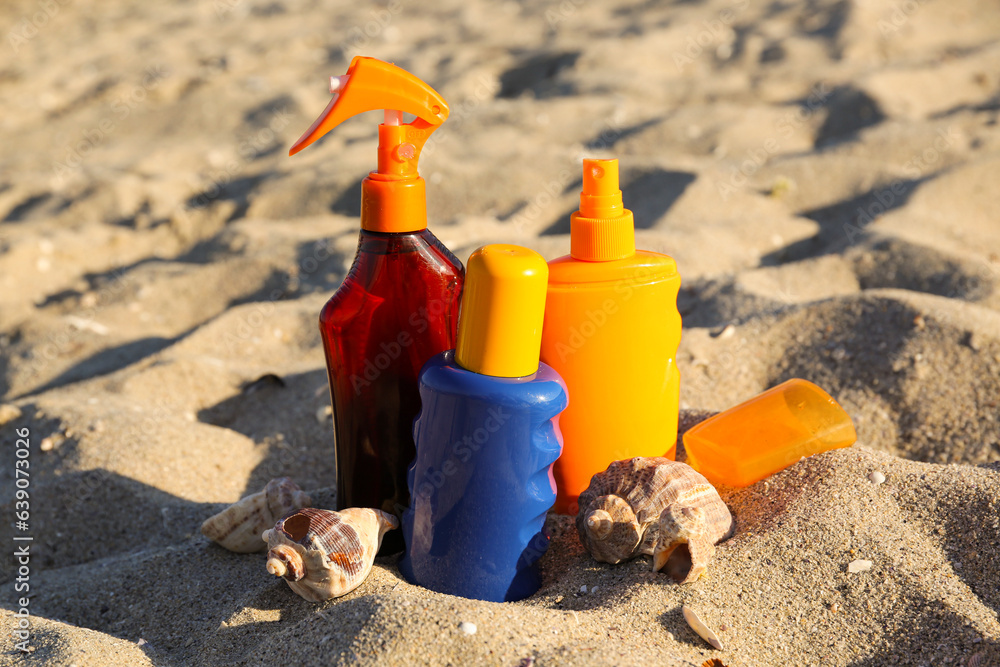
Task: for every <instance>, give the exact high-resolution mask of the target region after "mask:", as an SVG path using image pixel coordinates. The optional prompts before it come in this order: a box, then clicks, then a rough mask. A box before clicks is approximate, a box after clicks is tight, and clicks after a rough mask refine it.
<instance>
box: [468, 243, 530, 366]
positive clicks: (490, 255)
mask: <svg viewBox="0 0 1000 667" xmlns="http://www.w3.org/2000/svg"><path fill="white" fill-rule="evenodd" d="M548 282H549V266H548V264H546V263H545V260H544V259H543V258H542V256H541V255H539V254H538V253H537V252H535V251H534V250H529V249H528V248H522V247H521V246H517V245H508V244H506V243H497V244H493V245H486V246H483V247H482V248H480V249H479V250H477V251H475V252H474V253H472V256H471V257H469V261H468V264H467V265H466V269H465V292H464V293H463V294H462V309H461V311H460V312H459V316H458V344H457V345H456V348H455V361H456V362H458V365H459V366H461V367H462V368H465V369H467V370H470V371H473V372H475V373H481V374H483V375H493V376H495V377H511V378H516V377H524V376H526V375H532V374H533V373H535V372H536V371H537V370H538V356H539V352H540V351H541V346H542V318H543V317H544V315H545V292H546V289H547V287H548Z"/></svg>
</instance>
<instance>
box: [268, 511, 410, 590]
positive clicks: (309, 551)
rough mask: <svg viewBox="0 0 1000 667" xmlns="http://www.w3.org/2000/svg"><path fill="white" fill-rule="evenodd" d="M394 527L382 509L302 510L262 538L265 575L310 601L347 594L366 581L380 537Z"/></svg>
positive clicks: (395, 520) (395, 522)
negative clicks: (265, 546) (280, 579)
mask: <svg viewBox="0 0 1000 667" xmlns="http://www.w3.org/2000/svg"><path fill="white" fill-rule="evenodd" d="M394 528H399V520H398V519H397V518H396V517H394V516H393V515H391V514H388V513H386V512H383V511H382V510H373V509H368V508H358V507H351V508H349V509H346V510H341V511H339V512H334V511H333V510H320V509H314V508H312V507H307V508H305V509H301V510H299V511H298V512H295V513H294V514H292V515H290V516H287V517H285V518H284V519H282V520H281V521H279V522H278V523H277V525H275V527H274V528H273V529H271V530H268V531H267V532H265V533H264V539H265V540H267V545H268V547H269V550H268V552H267V571H268V572H270V573H271V574H273V575H274V576H276V577H284V579H285V581H287V582H288V586H289V587H290V588H291V589H292V590H293V591H295V592H296V593H297V594H298V595H299V596H301V597H303V598H305V599H306V600H309V601H311V602H320V601H321V600H329V599H330V598H335V597H339V596H341V595H346V594H347V593H350V592H351V591H353V590H354V589H355V588H357V587H358V586H360V585H361V582H363V581H364V580H365V577H367V576H368V573H369V572H370V571H371V569H372V563H373V562H374V561H375V554H376V553H378V550H379V547H380V546H381V545H382V536H383V535H385V534H386V532H387V531H389V530H392V529H394Z"/></svg>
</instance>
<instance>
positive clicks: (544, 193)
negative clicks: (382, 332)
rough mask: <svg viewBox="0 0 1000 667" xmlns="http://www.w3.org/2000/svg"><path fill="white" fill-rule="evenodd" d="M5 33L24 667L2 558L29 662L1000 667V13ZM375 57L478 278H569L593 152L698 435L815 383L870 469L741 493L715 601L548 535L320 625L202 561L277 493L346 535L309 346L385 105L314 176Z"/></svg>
mask: <svg viewBox="0 0 1000 667" xmlns="http://www.w3.org/2000/svg"><path fill="white" fill-rule="evenodd" d="M2 24H3V28H4V30H3V34H4V35H6V37H7V39H6V42H7V43H6V44H5V45H4V48H5V49H6V52H5V55H4V57H3V59H2V61H0V88H2V91H3V99H4V113H3V115H2V117H0V136H2V138H3V151H2V154H0V165H2V168H0V220H2V224H0V249H2V252H0V345H2V348H3V354H2V357H0V400H2V403H3V406H4V407H0V421H2V422H3V425H2V426H0V429H2V430H0V439H2V442H3V452H4V456H5V457H6V458H5V463H4V464H3V465H2V466H0V476H2V479H3V484H2V489H3V493H2V498H0V502H2V503H3V505H2V506H0V512H2V516H3V521H2V522H0V542H2V543H3V544H5V545H8V546H7V547H6V548H7V549H8V553H13V552H14V550H15V549H16V548H17V546H18V544H20V543H15V542H14V541H13V540H12V538H13V537H14V536H16V535H17V536H24V535H30V536H31V537H33V542H31V543H30V545H31V559H30V598H29V605H28V607H29V609H30V614H31V623H32V630H33V633H34V634H33V636H32V639H31V642H30V643H31V646H32V647H33V648H34V651H33V652H32V653H30V654H27V655H25V654H21V653H20V652H18V651H17V650H16V648H15V640H14V637H13V635H11V634H10V633H11V632H12V631H13V630H14V629H15V627H16V622H17V619H16V618H15V616H14V614H15V612H16V611H17V609H18V608H19V607H20V606H21V605H20V604H19V599H18V598H19V597H20V595H19V594H18V593H16V592H15V588H14V587H15V584H16V583H17V582H16V577H17V576H18V574H17V571H16V569H15V562H14V560H13V558H11V557H10V556H4V557H3V559H0V563H2V568H3V570H2V572H0V580H2V581H3V582H4V583H3V593H4V595H3V596H0V600H2V602H3V607H4V608H3V609H2V610H0V615H2V616H3V627H4V645H3V647H2V653H0V664H12V665H33V664H46V665H79V666H81V667H83V666H85V665H189V664H193V665H211V666H215V665H220V666H221V665H231V664H244V665H264V664H268V665H274V664H304V665H327V664H364V665H369V664H370V665H375V664H378V665H403V664H431V665H472V664H496V665H525V666H527V665H643V666H644V667H648V665H652V664H656V665H670V666H673V665H678V666H679V665H695V666H696V667H697V666H700V665H702V663H703V662H704V661H706V660H708V659H710V658H718V659H719V660H720V661H721V664H724V665H728V666H731V667H732V666H741V667H742V666H769V665H844V666H848V665H850V666H852V667H855V666H862V665H864V666H875V665H926V666H932V665H933V666H938V665H979V667H982V666H984V665H1000V622H998V618H997V613H998V612H1000V511H998V509H1000V508H998V503H1000V418H998V415H1000V409H998V403H1000V312H998V310H1000V220H998V213H997V211H998V206H997V203H998V197H997V187H998V184H1000V127H998V120H1000V74H998V73H1000V40H998V38H997V36H998V35H1000V8H998V7H997V5H996V4H995V3H988V2H975V1H973V0H954V1H949V2H944V1H943V0H937V1H930V0H927V1H921V0H912V1H906V2H902V1H893V0H837V1H833V0H816V1H815V2H810V3H808V4H806V5H799V4H795V3H783V4H782V3H777V4H775V3H757V2H753V1H752V0H733V1H725V0H704V1H703V2H695V3H637V2H629V1H627V0H614V1H612V2H594V1H587V0H564V1H561V2H556V1H555V0H552V1H549V2H541V3H516V2H507V3H486V2H469V1H465V2H457V1H452V0H446V1H445V2H439V3H408V2H403V1H399V0H392V1H391V2H388V3H386V4H379V5H367V4H363V3H332V2H323V3H321V2H299V1H289V2H263V1H260V2H258V1H252V0H217V1H215V2H204V3H193V2H182V3H140V2H135V1H134V0H132V1H128V2H126V1H122V0H111V1H109V2H92V1H86V0H78V1H77V2H72V3H70V2H37V1H18V2H8V3H5V6H4V11H3V21H2ZM357 54H365V55H373V56H376V57H380V58H383V59H386V60H392V61H395V62H396V63H397V64H399V65H401V66H403V67H404V68H406V69H408V70H410V71H412V72H414V73H415V74H417V75H418V76H420V77H422V78H424V79H425V80H427V81H428V82H429V83H430V84H432V85H433V86H434V87H435V88H436V89H438V90H439V91H440V92H441V93H442V95H444V97H445V98H446V99H448V100H449V102H450V103H451V109H452V111H451V118H450V120H449V121H448V122H447V123H446V124H445V125H444V126H443V127H442V129H441V130H439V131H438V132H437V134H436V135H435V139H434V140H433V142H432V143H431V144H430V146H429V149H428V150H427V151H426V153H425V155H424V156H423V158H422V160H421V171H422V173H423V175H424V177H425V178H426V179H427V182H428V210H429V219H430V225H431V228H432V230H433V231H434V232H435V233H436V234H437V235H438V236H439V237H440V238H441V239H442V240H443V241H444V242H445V243H447V244H448V245H449V246H450V247H451V248H452V249H453V250H454V251H455V252H456V254H457V255H458V256H459V257H460V258H461V259H462V260H463V261H464V260H465V259H466V258H467V257H468V255H469V253H470V252H471V251H472V250H473V249H475V248H476V247H478V246H479V245H482V244H484V243H489V242H513V243H520V244H522V245H527V246H529V247H532V248H535V249H537V250H539V251H540V252H542V253H543V254H544V255H545V256H546V257H549V258H553V257H556V256H559V255H562V254H565V253H566V252H567V251H568V245H569V243H568V234H567V232H568V218H569V213H570V212H571V211H573V210H574V209H575V208H576V201H577V200H576V194H577V192H578V187H579V169H580V158H581V157H584V156H595V157H618V158H619V159H620V160H621V164H622V174H623V190H624V193H625V201H626V204H627V205H628V206H629V207H630V208H631V209H632V210H633V211H634V212H635V215H636V224H637V227H638V230H637V239H638V244H639V246H640V247H643V248H647V249H651V250H657V251H661V252H666V253H668V254H670V255H671V256H673V257H674V258H675V259H676V260H677V263H678V266H679V268H680V272H681V275H682V277H683V281H684V283H683V287H682V290H681V294H680V296H679V300H678V303H679V307H680V310H681V313H682V315H683V317H684V326H685V329H684V333H683V340H682V343H681V348H680V351H679V352H678V363H679V366H680V370H681V375H682V393H681V402H682V409H683V417H684V419H683V420H682V429H683V428H686V427H689V426H690V425H691V424H693V423H696V422H697V421H698V420H700V419H703V418H704V417H705V416H706V415H708V414H711V413H712V412H715V411H719V410H723V409H725V408H727V407H729V406H731V405H734V404H735V403H737V402H740V401H742V400H744V399H746V398H748V397H750V396H753V395H754V394H756V393H758V392H760V391H762V390H764V389H766V388H767V387H770V386H773V385H774V384H777V383H779V382H781V381H783V380H785V379H788V378H791V377H802V378H806V379H809V380H812V381H814V382H816V383H818V384H820V385H821V386H823V387H824V388H825V389H827V390H828V391H829V392H830V393H831V394H832V395H833V396H835V397H836V398H837V399H838V400H839V401H840V402H841V404H842V405H843V406H844V407H845V409H846V410H847V411H848V412H849V413H850V414H851V416H852V418H853V420H854V423H855V425H856V427H857V430H858V434H859V439H858V442H857V444H856V445H855V446H854V447H852V448H850V449H845V450H838V451H835V452H829V453H825V454H821V455H817V456H815V457H812V458H810V459H807V460H804V461H801V462H799V463H797V464H795V465H793V466H791V467H790V468H788V469H786V470H785V471H783V472H780V473H778V474H776V475H774V476H772V477H771V478H769V479H767V480H764V481H762V482H760V483H758V484H755V485H753V486H751V487H749V488H746V489H725V488H723V489H720V492H721V493H722V495H723V498H724V499H725V500H726V501H727V503H728V504H729V505H730V507H731V509H732V510H733V513H734V515H735V516H736V520H737V523H738V530H737V532H736V534H735V536H734V537H733V538H732V539H731V540H730V541H729V542H727V543H725V544H724V545H722V546H720V548H719V549H718V552H717V557H716V560H715V561H714V563H713V564H712V566H711V567H710V568H709V571H708V573H707V575H706V576H705V577H704V578H703V579H701V580H700V581H698V582H696V583H695V584H692V585H686V586H678V585H674V584H672V583H668V582H667V581H665V577H663V576H661V575H654V574H653V573H652V572H651V571H650V570H651V567H650V562H649V558H639V559H637V560H635V561H632V562H630V563H627V564H623V565H619V566H610V565H603V564H598V563H596V562H594V561H593V560H592V559H591V558H590V557H589V555H588V554H587V553H586V552H584V551H583V549H582V547H581V545H580V542H579V539H578V537H577V536H576V533H575V529H574V528H573V524H572V520H571V519H570V518H568V517H559V516H556V515H550V517H549V526H550V529H551V530H552V533H553V541H552V545H551V548H550V549H549V552H548V553H547V554H546V556H545V557H544V558H543V560H542V569H543V574H544V585H543V588H542V589H541V590H540V591H539V592H538V594H536V595H535V596H533V597H532V598H530V599H528V600H525V601H523V602H520V603H515V604H504V605H499V604H491V603H484V602H476V601H469V600H464V599H460V598H454V597H449V596H445V595H438V594H435V593H431V592H429V591H426V590H423V589H421V588H419V587H415V586H412V585H410V584H408V583H407V582H406V581H405V580H403V579H402V578H401V577H400V575H399V572H398V570H397V568H396V558H395V557H388V558H380V559H378V561H377V562H376V565H375V568H374V570H373V572H372V574H371V576H370V577H369V579H368V580H367V581H366V582H365V583H364V584H363V585H362V586H361V587H360V588H358V589H357V590H356V591H354V592H353V593H351V594H349V595H348V596H346V597H344V598H342V599H338V600H333V601H329V602H326V603H322V604H313V603H308V602H305V601H304V600H301V599H299V598H298V597H296V596H295V595H294V594H292V593H291V592H290V590H289V589H288V587H287V586H286V585H285V584H284V583H283V582H281V581H280V580H276V579H274V578H273V577H271V576H270V575H268V574H267V572H266V571H265V570H264V557H263V556H262V555H260V554H254V555H237V554H231V553H228V552H225V551H224V550H222V549H221V548H219V547H217V546H215V545H213V544H211V543H209V542H208V541H207V540H206V539H205V538H204V537H202V536H201V535H200V534H199V532H198V528H199V526H200V523H201V521H202V520H203V519H204V518H206V517H207V516H209V515H211V514H212V513H213V512H215V511H218V510H219V509H221V508H223V507H225V506H226V504H227V503H230V502H233V501H235V500H236V499H238V498H240V497H241V496H242V495H245V494H247V493H250V492H254V491H257V490H259V489H260V488H262V487H263V485H264V484H265V483H266V482H267V481H268V480H269V479H271V478H272V477H275V476H279V475H290V476H291V477H292V478H294V479H295V480H296V481H297V482H298V483H299V484H300V485H301V486H302V487H303V488H305V489H307V490H308V491H309V492H310V493H311V494H312V495H313V497H314V499H315V501H316V504H317V505H318V506H325V507H332V506H333V498H334V497H335V493H334V492H335V489H334V488H333V486H332V484H333V435H332V424H331V418H330V415H329V409H328V408H329V398H328V393H327V388H326V377H325V370H324V365H323V353H322V349H321V347H320V342H319V335H318V330H317V326H316V319H317V314H318V312H319V309H320V308H321V306H322V304H323V303H324V301H325V300H326V299H327V298H328V297H329V295H330V294H331V293H332V292H333V291H334V290H335V289H336V287H337V286H338V285H339V283H340V281H341V280H342V279H343V277H344V274H345V272H346V269H347V268H348V266H349V264H350V261H351V258H352V256H353V253H354V249H355V245H356V239H357V213H358V208H359V202H360V194H359V191H360V188H359V181H360V179H361V177H362V176H363V175H364V174H365V173H366V172H367V171H368V170H369V169H371V168H372V167H373V166H374V155H375V143H376V142H375V124H376V122H377V121H378V118H377V114H371V116H370V117H366V118H363V119H356V120H354V121H352V122H350V123H348V124H346V125H344V126H343V127H342V128H340V129H338V130H337V131H336V132H335V133H333V134H331V135H330V136H328V137H327V138H326V139H325V140H324V141H322V142H321V143H320V144H319V145H317V146H314V147H311V148H309V149H308V150H307V151H305V152H303V153H301V154H299V155H297V156H295V157H294V158H289V157H288V156H287V148H288V147H289V146H290V145H291V144H292V142H293V141H294V140H295V139H296V138H297V137H298V136H299V134H300V132H301V131H303V130H304V129H305V128H306V127H307V126H308V125H309V124H310V123H311V121H312V120H313V118H314V117H315V116H316V115H317V114H318V113H319V112H320V110H322V108H323V107H324V106H325V104H326V102H327V100H328V93H327V92H326V77H328V76H330V75H333V74H341V73H343V72H344V71H345V70H346V67H347V64H348V62H349V60H350V58H351V57H352V56H354V55H357ZM268 374H273V375H275V376H278V377H279V378H281V382H275V381H273V380H272V381H267V380H264V381H261V382H257V380H258V379H259V378H261V377H263V376H267V375H268ZM19 429H27V430H28V432H29V433H30V436H29V439H30V458H29V461H30V465H31V467H30V473H31V477H30V494H31V496H30V503H31V505H30V507H31V509H30V512H31V516H30V522H29V529H28V530H27V531H19V530H18V529H17V528H16V527H15V526H14V524H13V521H14V519H13V516H14V515H13V512H14V509H15V508H14V505H13V503H14V491H15V479H14V474H15V473H14V461H15V460H16V449H17V445H16V440H17V433H18V430H19ZM681 456H683V452H681ZM875 471H878V472H881V473H882V474H884V476H885V482H884V483H882V484H875V483H873V482H872V481H870V479H869V474H870V473H872V472H875ZM856 560H869V561H871V563H872V567H871V569H869V570H867V571H863V572H850V571H849V570H848V565H849V564H850V563H852V562H853V561H856ZM682 605H689V606H691V607H692V608H694V609H696V610H697V611H698V613H699V614H700V615H701V617H702V618H703V619H704V620H705V621H706V622H707V623H708V624H709V625H710V626H711V627H713V628H714V629H715V630H716V632H717V633H718V634H719V636H720V637H721V639H722V641H723V643H724V647H725V648H724V650H723V651H716V650H713V649H712V648H710V647H709V646H708V644H706V643H705V642H703V641H702V640H701V639H699V638H698V637H697V636H696V635H695V634H694V633H693V632H692V631H691V630H690V629H689V628H688V627H687V625H686V624H685V622H684V620H683V618H682V616H681V612H680V608H681V606H682ZM462 623H473V624H475V625H476V628H477V632H476V633H475V634H471V635H470V634H468V633H466V632H463V631H462V630H461V629H460V624H462ZM717 664H718V663H717Z"/></svg>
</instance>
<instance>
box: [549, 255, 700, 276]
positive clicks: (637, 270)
mask: <svg viewBox="0 0 1000 667" xmlns="http://www.w3.org/2000/svg"><path fill="white" fill-rule="evenodd" d="M671 278H677V279H679V278H680V275H679V274H678V273H677V262H675V261H674V258H673V257H670V256H669V255H664V254H663V253H659V252H652V251H649V250H636V251H635V254H633V255H631V256H629V257H625V258H624V259H616V260H611V261H608V262H587V261H583V260H579V259H574V258H573V257H572V256H571V255H565V256H563V257H559V258H557V259H554V260H552V261H551V262H549V284H550V285H559V284H566V285H579V284H581V283H604V282H617V281H620V280H628V281H630V282H634V281H636V280H637V279H638V280H642V281H643V282H659V281H661V280H669V279H671Z"/></svg>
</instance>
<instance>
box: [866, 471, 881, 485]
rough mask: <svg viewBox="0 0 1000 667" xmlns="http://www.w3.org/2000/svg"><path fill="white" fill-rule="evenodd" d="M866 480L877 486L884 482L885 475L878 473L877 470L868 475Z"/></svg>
mask: <svg viewBox="0 0 1000 667" xmlns="http://www.w3.org/2000/svg"><path fill="white" fill-rule="evenodd" d="M868 479H870V480H871V481H872V482H873V483H874V484H876V485H878V484H881V483H882V482H884V481H885V475H883V474H882V473H880V472H879V471H878V470H874V471H872V472H870V473H868Z"/></svg>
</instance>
